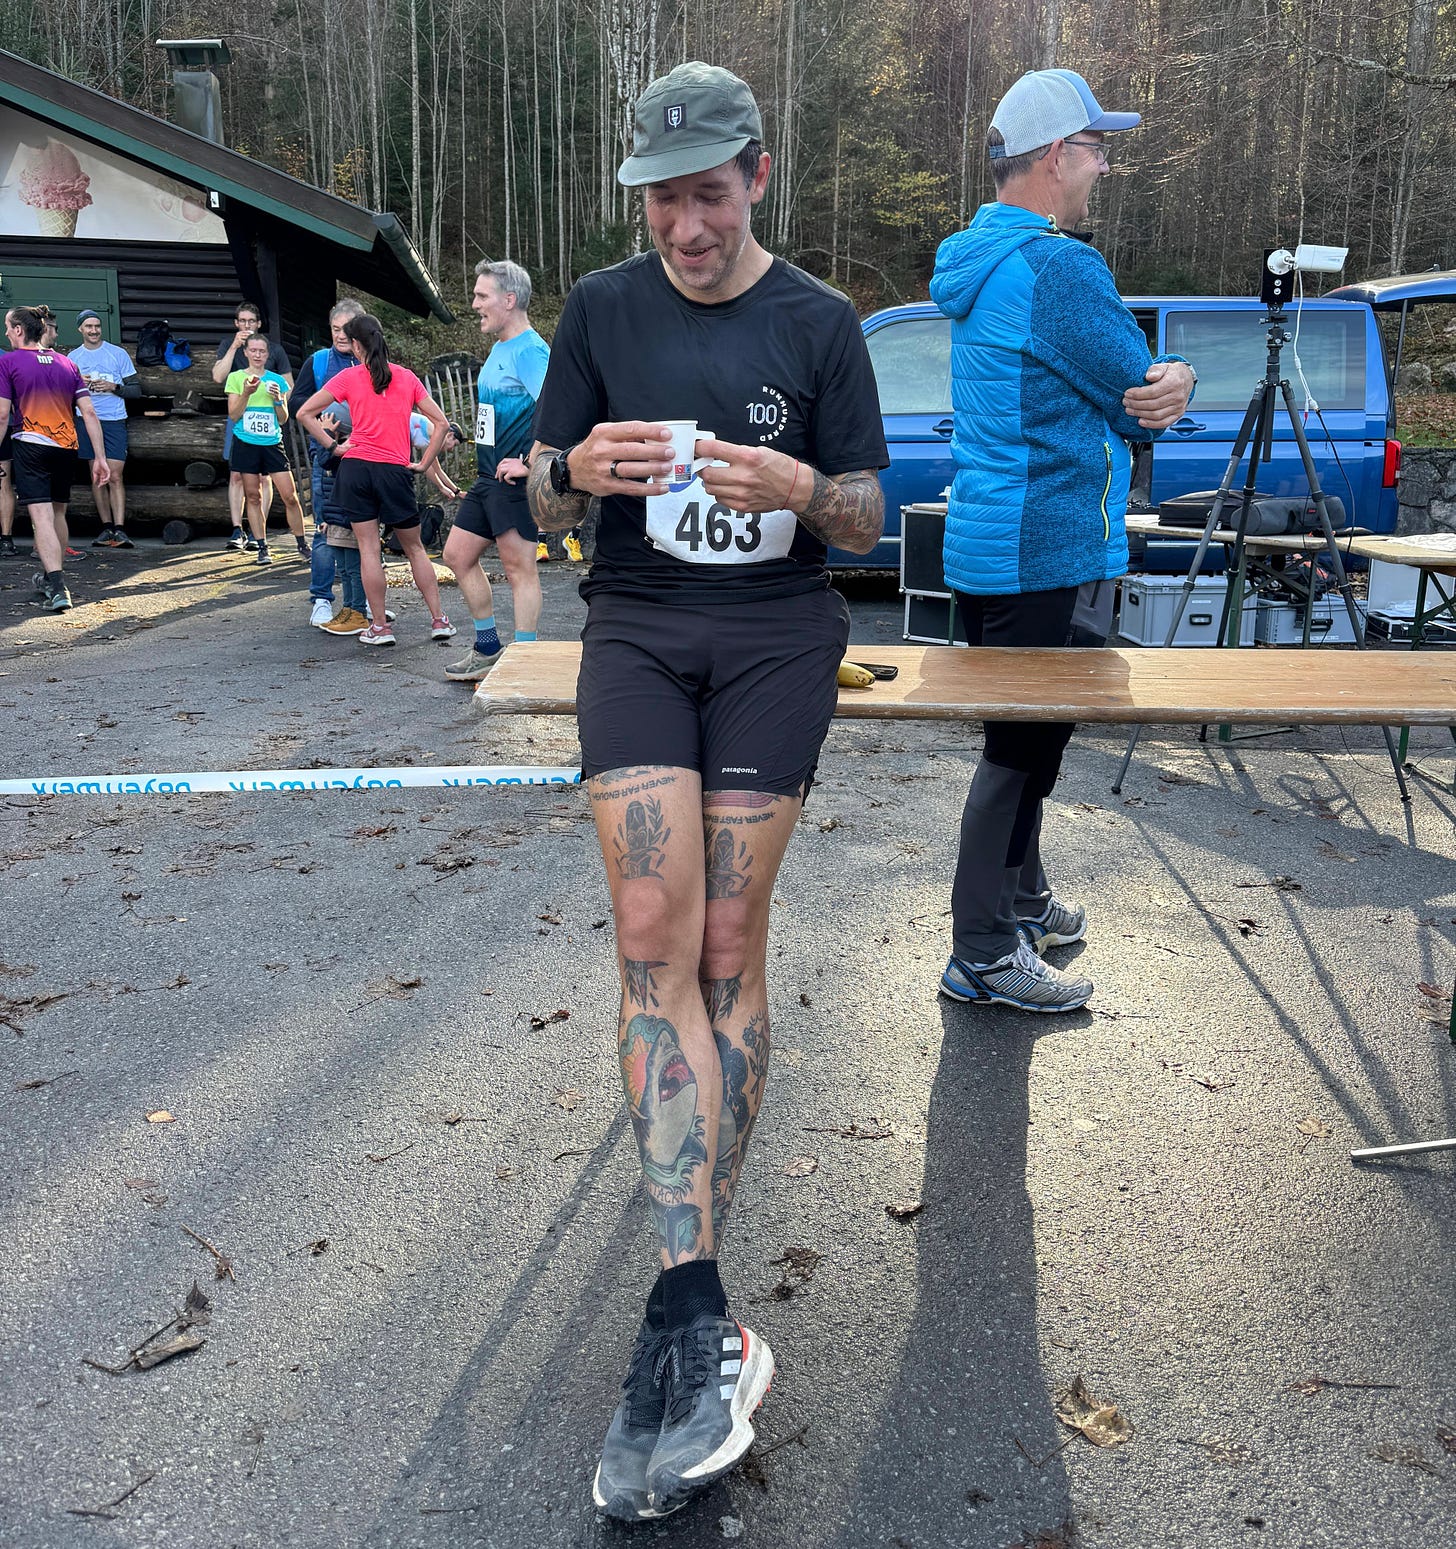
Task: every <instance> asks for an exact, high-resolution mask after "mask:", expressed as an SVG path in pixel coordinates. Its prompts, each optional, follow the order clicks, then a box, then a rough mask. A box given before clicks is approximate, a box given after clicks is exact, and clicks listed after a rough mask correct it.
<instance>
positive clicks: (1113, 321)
mask: <svg viewBox="0 0 1456 1549" xmlns="http://www.w3.org/2000/svg"><path fill="white" fill-rule="evenodd" d="M1139 121H1140V120H1139V115H1138V114H1136V113H1104V112H1103V111H1102V108H1101V107H1100V106H1099V105H1098V103H1097V99H1096V98H1095V97H1094V96H1093V95H1092V92H1091V90H1090V89H1089V87H1088V86H1087V83H1086V82H1085V81H1084V80H1083V79H1082V77H1081V76H1080V75H1077V74H1075V73H1073V72H1072V71H1070V70H1038V71H1033V72H1032V73H1030V74H1028V75H1024V76H1022V78H1021V79H1020V80H1019V81H1017V83H1016V84H1015V85H1014V86H1013V87H1012V88H1011V90H1010V91H1009V92H1007V94H1006V96H1005V97H1004V98H1003V99H1002V101H1001V104H1000V106H999V107H998V108H997V109H996V113H995V116H994V117H993V118H992V120H991V129H990V133H989V134H988V136H987V142H988V146H989V150H990V156H991V170H992V176H993V177H994V179H995V183H996V190H997V199H996V203H994V204H988V205H983V206H982V207H981V209H979V210H978V211H977V212H976V215H975V218H974V219H973V220H972V221H971V224H970V225H969V226H968V227H967V228H966V229H965V230H964V231H958V232H956V233H955V235H954V236H951V237H948V238H947V239H946V240H945V241H944V242H943V243H941V246H940V250H939V252H938V253H937V254H936V260H935V276H934V278H933V279H932V280H931V282H930V295H931V299H932V300H933V301H934V302H935V303H936V305H937V306H939V308H940V310H941V311H942V312H944V313H945V314H946V316H947V317H949V318H950V319H951V324H952V326H951V390H952V402H953V404H954V408H955V434H954V438H953V440H952V449H953V452H954V456H955V462H956V476H955V481H954V483H953V484H952V486H951V496H950V509H949V514H948V517H947V520H946V527H945V575H946V579H947V581H948V582H949V583H950V586H951V588H952V589H953V590H954V592H955V593H956V601H957V605H958V607H959V608H960V611H961V619H962V622H963V624H964V625H965V629H966V635H967V639H968V640H969V642H970V643H971V644H972V645H1008V646H1062V645H1101V644H1102V643H1103V641H1104V640H1105V639H1106V636H1107V632H1108V629H1109V628H1110V625H1111V617H1112V607H1111V603H1112V582H1113V581H1114V580H1115V579H1116V578H1117V577H1118V576H1120V575H1122V574H1123V572H1124V571H1125V570H1126V569H1127V532H1126V528H1125V526H1124V522H1123V518H1124V516H1125V515H1126V511H1127V493H1128V482H1129V475H1130V470H1131V456H1130V454H1129V451H1128V442H1129V441H1145V440H1149V439H1151V438H1152V437H1153V436H1156V435H1159V434H1161V433H1162V431H1163V430H1165V429H1166V428H1167V427H1168V426H1169V425H1171V424H1172V423H1173V422H1174V421H1175V420H1176V419H1178V418H1180V417H1181V416H1182V414H1183V412H1184V410H1185V409H1186V407H1187V405H1188V400H1189V398H1190V397H1191V396H1192V392H1193V386H1194V383H1195V381H1196V380H1197V379H1196V377H1195V376H1194V373H1193V371H1192V368H1191V367H1190V366H1189V365H1188V363H1187V362H1186V361H1183V360H1182V358H1181V357H1180V356H1176V355H1163V356H1159V357H1158V359H1157V360H1153V359H1152V358H1151V356H1150V354H1149V351H1148V346H1147V341H1146V340H1145V338H1144V337H1143V333H1142V330H1141V329H1140V328H1139V327H1138V325H1137V323H1136V321H1135V320H1134V318H1133V316H1132V314H1131V313H1130V312H1129V311H1128V310H1127V308H1126V307H1125V306H1124V305H1123V303H1122V300H1121V298H1120V297H1119V296H1118V294H1117V287H1116V285H1115V284H1114V283H1113V279H1112V274H1111V271H1110V270H1109V269H1108V267H1107V265H1106V263H1105V262H1104V261H1103V259H1102V257H1101V255H1100V254H1098V253H1097V252H1096V250H1095V249H1094V248H1092V247H1091V246H1089V245H1088V244H1087V243H1086V242H1084V241H1081V240H1079V239H1078V238H1076V237H1074V236H1071V235H1068V233H1069V231H1070V230H1071V229H1072V228H1074V227H1076V226H1077V225H1079V224H1080V223H1081V222H1082V221H1083V220H1085V219H1086V216H1087V205H1088V201H1089V199H1090V197H1091V194H1092V190H1093V189H1094V188H1095V187H1096V186H1097V182H1098V180H1099V179H1100V178H1101V177H1103V176H1104V175H1105V174H1106V172H1107V170H1108V155H1109V148H1108V146H1107V143H1106V142H1107V137H1108V136H1109V135H1111V134H1113V133H1116V132H1118V131H1120V130H1126V129H1131V128H1133V127H1134V126H1135V125H1136V124H1137V123H1138V122H1139ZM1073 729H1074V728H1073V727H1072V726H1071V725H1070V724H1062V723H1030V722H989V721H988V722H987V723H986V746H985V753H984V755H983V757H982V760H981V763H980V765H979V766H978V767H977V769H976V773H975V777H974V778H973V780H972V782H971V789H970V793H969V795H968V796H967V798H966V807H965V813H964V815H963V817H962V819H961V837H960V854H959V859H958V862H957V866H956V877H955V884H954V887H953V889H952V893H951V914H952V920H953V926H954V946H953V952H952V955H951V959H950V961H949V963H948V964H947V965H946V969H945V973H944V974H943V975H942V977H941V989H942V991H943V992H944V993H945V994H946V995H949V996H951V997H952V998H953V999H956V1000H963V1001H977V1002H997V1003H999V1004H1002V1005H1010V1006H1019V1007H1022V1008H1024V1009H1026V1010H1030V1011H1069V1010H1072V1009H1074V1008H1075V1007H1078V1006H1082V1005H1085V1004H1086V1002H1087V1000H1088V999H1089V997H1090V996H1091V994H1092V985H1091V982H1090V981H1089V980H1087V979H1085V978H1083V977H1081V976H1080V975H1076V974H1071V973H1066V972H1063V971H1061V970H1059V969H1056V968H1053V967H1051V966H1050V965H1049V964H1047V963H1045V962H1043V961H1042V959H1041V956H1040V954H1041V953H1042V952H1043V951H1045V949H1046V948H1048V947H1055V946H1063V945H1066V944H1067V943H1069V942H1073V941H1079V940H1081V938H1082V936H1083V934H1084V933H1085V932H1086V929H1087V915H1086V911H1085V910H1084V909H1083V908H1082V907H1081V906H1080V905H1077V904H1074V903H1071V902H1070V901H1064V900H1061V899H1058V898H1057V897H1056V896H1055V895H1054V893H1053V892H1052V890H1051V888H1050V886H1049V885H1048V883H1047V880H1046V876H1045V873H1044V872H1043V870H1042V866H1041V857H1040V831H1041V814H1042V801H1043V799H1044V798H1045V797H1047V796H1048V795H1050V794H1051V791H1052V788H1053V786H1054V785H1055V784H1056V779H1057V774H1058V771H1059V769H1060V767H1061V759H1062V753H1063V751H1064V749H1065V748H1066V745H1067V742H1068V741H1069V740H1070V738H1071V735H1072V731H1073Z"/></svg>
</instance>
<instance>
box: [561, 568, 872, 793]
mask: <svg viewBox="0 0 1456 1549" xmlns="http://www.w3.org/2000/svg"><path fill="white" fill-rule="evenodd" d="M848 643H849V609H848V608H847V607H846V606H845V602H844V599H843V598H842V597H841V596H840V595H839V593H838V592H833V591H829V590H828V589H826V590H824V591H821V592H807V593H803V594H801V595H799V596H797V597H775V598H772V599H767V600H761V599H756V598H754V599H749V600H746V601H743V602H731V603H724V604H721V605H718V606H714V607H705V608H675V607H671V606H667V605H664V604H662V603H656V602H645V601H642V600H640V599H638V598H633V597H624V596H621V595H620V594H618V593H614V592H598V593H597V594H596V596H594V597H593V598H592V599H591V603H590V605H589V607H588V610H587V621H586V628H585V629H584V630H583V631H582V636H581V676H580V677H579V678H578V680H577V687H576V703H577V721H578V726H579V729H580V736H581V754H582V777H583V778H584V779H591V778H593V777H594V776H596V775H599V774H605V773H606V772H607V771H608V770H612V769H628V768H633V767H635V766H637V765H642V764H665V765H671V766H673V767H675V768H679V769H696V770H697V771H699V773H700V774H701V775H702V779H703V789H704V790H705V791H767V792H770V793H772V794H774V795H779V796H791V795H798V794H799V793H801V792H802V793H804V794H805V795H807V794H808V789H809V786H810V784H811V783H812V781H813V778H814V770H815V768H816V766H817V765H818V762H819V749H820V747H821V746H822V744H823V742H824V736H825V733H826V732H827V731H828V730H829V722H830V720H831V719H832V718H833V715H834V707H835V704H836V703H837V702H838V698H839V687H838V683H837V680H836V674H837V673H838V670H839V664H840V662H841V661H842V660H843V659H844V651H845V647H846V646H847V644H848Z"/></svg>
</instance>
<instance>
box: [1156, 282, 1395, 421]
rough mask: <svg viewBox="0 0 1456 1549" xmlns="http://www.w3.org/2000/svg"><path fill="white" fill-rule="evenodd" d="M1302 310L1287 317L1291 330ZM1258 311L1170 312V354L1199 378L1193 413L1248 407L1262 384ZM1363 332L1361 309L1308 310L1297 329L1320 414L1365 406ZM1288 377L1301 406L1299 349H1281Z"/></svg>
mask: <svg viewBox="0 0 1456 1549" xmlns="http://www.w3.org/2000/svg"><path fill="white" fill-rule="evenodd" d="M1296 311H1297V309H1295V308H1291V309H1290V311H1289V312H1288V314H1287V317H1288V321H1289V331H1290V333H1291V334H1292V333H1293V332H1294V326H1295V321H1296ZM1262 316H1263V314H1262V313H1259V312H1252V311H1251V312H1169V313H1168V323H1167V344H1166V345H1165V346H1164V348H1165V349H1166V351H1167V353H1168V354H1170V355H1184V356H1186V357H1187V358H1188V359H1189V360H1191V361H1192V362H1193V368H1194V370H1195V371H1197V372H1198V391H1197V393H1196V394H1195V395H1194V399H1193V408H1192V410H1191V411H1190V412H1191V413H1194V414H1197V412H1198V411H1199V410H1200V409H1203V410H1210V409H1246V408H1248V406H1249V399H1250V397H1251V396H1252V394H1253V391H1254V389H1255V387H1257V386H1258V384H1259V383H1260V382H1261V381H1262V380H1263V377H1264V362H1265V353H1266V340H1265V335H1266V333H1267V332H1268V330H1267V327H1266V325H1265V324H1264V323H1263V322H1262V321H1261V318H1262ZM1365 328H1366V318H1365V315H1364V313H1363V311H1357V310H1356V309H1355V308H1353V307H1352V308H1351V309H1350V311H1349V312H1348V313H1345V312H1343V311H1341V312H1314V311H1310V312H1306V313H1305V314H1304V318H1303V321H1302V322H1300V325H1299V360H1300V364H1301V365H1302V366H1303V367H1304V374H1305V377H1306V378H1307V380H1308V382H1309V386H1310V391H1311V392H1312V393H1313V394H1314V396H1315V400H1316V402H1317V403H1318V404H1319V406H1320V408H1322V409H1363V408H1364V407H1365ZM1280 361H1281V365H1282V367H1283V374H1284V376H1285V377H1286V378H1287V379H1288V381H1289V383H1290V385H1291V386H1292V387H1293V389H1294V401H1295V403H1296V404H1297V405H1298V406H1299V407H1301V408H1303V406H1304V389H1303V387H1302V386H1301V384H1300V381H1299V374H1298V372H1297V371H1296V369H1295V365H1294V348H1293V346H1292V345H1290V344H1286V345H1285V346H1284V353H1283V354H1282V356H1281V357H1280Z"/></svg>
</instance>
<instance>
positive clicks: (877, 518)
mask: <svg viewBox="0 0 1456 1549" xmlns="http://www.w3.org/2000/svg"><path fill="white" fill-rule="evenodd" d="M810 471H811V472H812V473H813V475H814V491H813V493H812V494H811V495H810V496H809V504H808V505H807V506H805V507H804V509H803V510H802V511H801V512H800V513H799V520H800V521H801V522H802V523H803V524H804V526H805V527H807V528H808V529H809V531H810V532H811V533H813V534H814V536H815V537H816V538H822V539H823V540H824V542H825V543H827V544H828V545H829V546H830V547H831V548H836V549H847V550H848V551H849V552H850V553H851V554H868V553H869V551H870V550H871V549H872V548H874V546H875V545H876V544H877V543H878V542H879V541H880V534H881V533H882V532H883V531H884V530H885V492H884V491H883V490H882V489H881V488H880V481H879V478H878V477H877V476H876V475H875V474H874V473H871V472H869V471H868V470H866V471H863V472H860V473H838V474H835V475H834V476H833V477H832V478H831V477H830V476H829V475H828V474H823V473H820V472H819V470H818V469H817V468H815V469H811V470H810Z"/></svg>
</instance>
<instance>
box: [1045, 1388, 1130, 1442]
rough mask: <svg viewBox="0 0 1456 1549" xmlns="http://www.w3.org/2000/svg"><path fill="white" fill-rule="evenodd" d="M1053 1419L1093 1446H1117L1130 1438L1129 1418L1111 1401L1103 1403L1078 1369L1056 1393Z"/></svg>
mask: <svg viewBox="0 0 1456 1549" xmlns="http://www.w3.org/2000/svg"><path fill="white" fill-rule="evenodd" d="M1056 1414H1057V1419H1058V1420H1060V1421H1061V1422H1062V1424H1063V1425H1066V1426H1070V1427H1071V1429H1072V1430H1074V1431H1081V1433H1082V1434H1083V1435H1084V1436H1085V1437H1086V1438H1087V1440H1088V1441H1090V1442H1091V1443H1092V1445H1093V1446H1094V1447H1120V1446H1121V1445H1122V1444H1123V1443H1124V1442H1127V1441H1131V1440H1132V1438H1133V1434H1134V1432H1133V1426H1132V1421H1131V1420H1129V1419H1128V1418H1127V1416H1126V1415H1124V1414H1122V1413H1121V1411H1120V1410H1119V1409H1118V1408H1117V1406H1116V1405H1115V1404H1104V1403H1103V1402H1102V1401H1101V1400H1100V1399H1097V1398H1094V1397H1093V1396H1092V1394H1091V1393H1090V1392H1089V1391H1088V1388H1087V1383H1086V1379H1085V1378H1083V1377H1082V1376H1081V1374H1080V1373H1079V1374H1078V1375H1077V1376H1075V1377H1073V1378H1072V1381H1071V1385H1070V1386H1069V1387H1066V1388H1063V1389H1061V1390H1060V1391H1059V1392H1058V1393H1057V1395H1056Z"/></svg>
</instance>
